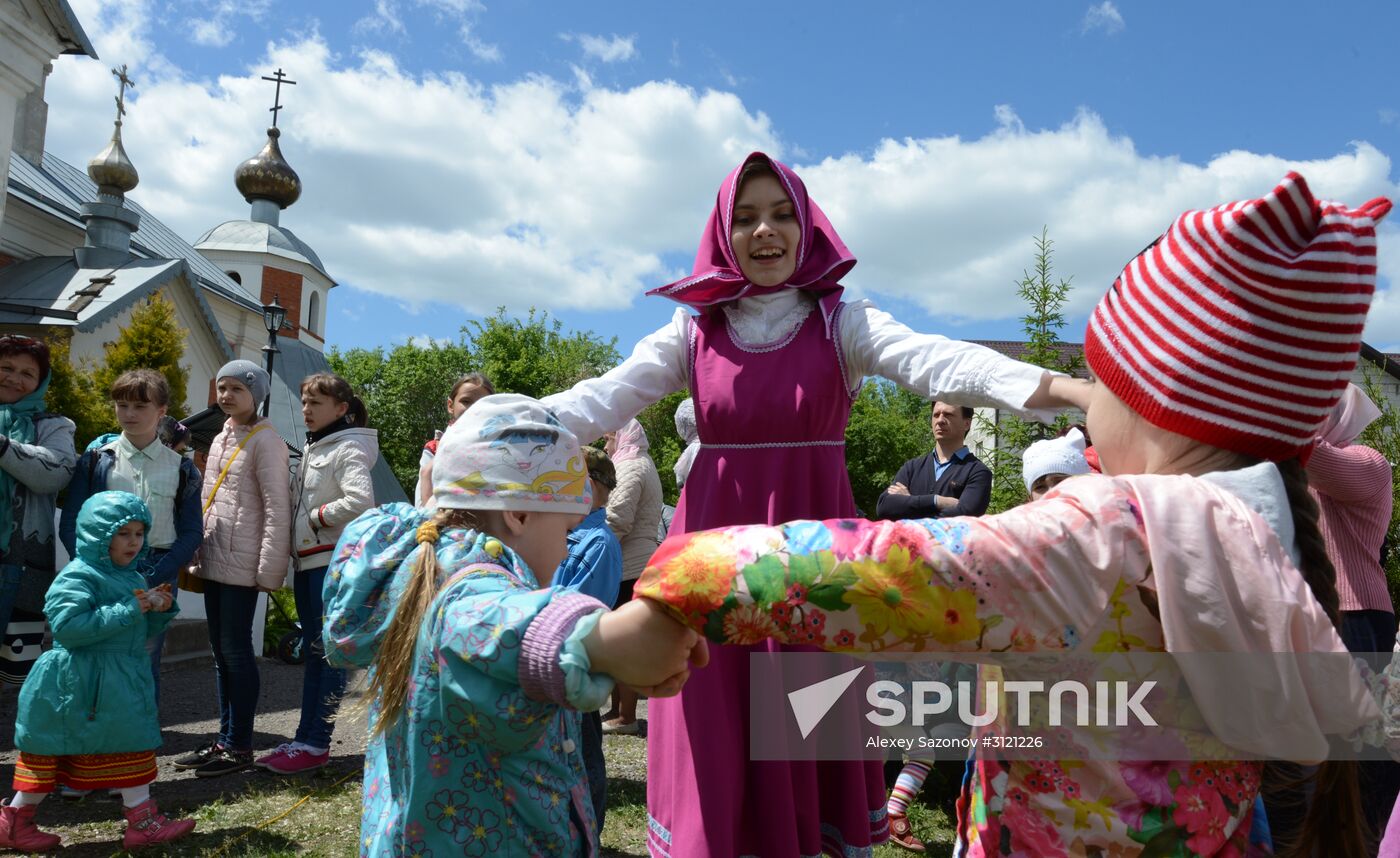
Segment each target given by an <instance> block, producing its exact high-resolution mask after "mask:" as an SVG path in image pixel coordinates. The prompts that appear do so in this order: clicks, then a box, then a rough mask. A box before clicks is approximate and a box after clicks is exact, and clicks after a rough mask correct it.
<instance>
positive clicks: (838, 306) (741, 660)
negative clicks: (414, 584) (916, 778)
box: [546, 152, 1058, 858]
mask: <svg viewBox="0 0 1400 858" xmlns="http://www.w3.org/2000/svg"><path fill="white" fill-rule="evenodd" d="M854 265H855V257H854V256H853V255H852V254H851V253H850V252H849V251H848V250H847V249H846V246H845V244H844V243H842V241H841V238H840V236H838V235H837V233H836V230H835V228H834V227H833V226H832V225H831V223H830V222H829V221H828V220H827V218H826V215H825V214H824V213H823V212H822V210H821V209H820V208H819V207H818V206H817V204H816V203H815V202H813V201H812V200H811V199H810V198H809V197H808V196H807V189H806V186H805V185H804V184H803V182H802V180H801V179H800V178H798V176H797V175H796V174H795V173H793V172H792V171H791V170H790V169H788V167H786V166H785V165H783V164H781V163H779V162H777V161H775V160H773V159H771V158H769V157H768V156H767V155H764V154H763V153H761V152H756V153H754V154H753V155H751V156H749V157H748V158H746V159H745V160H744V162H743V163H742V164H740V165H739V167H737V168H735V169H734V170H733V171H732V172H731V173H730V174H729V176H728V177H727V178H726V179H725V180H724V182H723V184H722V185H721V186H720V189H719V193H718V195H717V197H716V203H715V207H714V210H713V211H712V212H711V214H710V218H709V222H708V224H707V225H706V227H705V231H704V233H703V235H702V237H701V243H700V250H699V252H698V253H697V255H696V261H695V268H694V270H693V272H692V273H691V275H690V276H689V277H686V278H684V279H682V280H679V281H677V282H675V283H672V284H670V285H668V286H664V287H661V288H659V289H655V290H653V291H652V292H651V293H649V294H653V295H664V296H665V297H668V298H671V299H672V300H674V301H677V302H679V303H681V304H684V305H685V306H686V307H688V308H690V310H691V311H693V315H692V313H691V312H687V311H686V310H685V309H681V310H678V311H677V312H676V315H675V318H674V320H673V322H672V324H670V325H668V326H667V327H665V328H663V329H661V330H660V331H657V332H656V333H654V334H652V335H651V336H650V337H647V338H646V339H645V340H643V341H642V342H641V343H639V344H638V345H637V347H636V349H635V350H634V351H633V353H632V356H631V357H630V358H628V359H627V361H626V362H624V363H623V364H622V365H621V366H620V367H618V368H616V369H614V370H612V371H611V372H609V373H607V374H606V375H604V376H603V377H602V378H598V379H592V380H589V381H584V382H581V383H580V384H578V385H576V386H575V387H574V388H573V389H572V390H570V391H567V392H565V393H561V394H558V395H556V396H552V397H549V398H548V399H547V400H546V402H547V403H548V404H549V405H550V406H551V407H553V408H554V409H555V410H556V411H557V412H558V414H559V416H560V419H561V420H562V421H563V422H564V424H565V425H566V426H568V427H569V428H570V429H571V430H573V431H574V432H576V433H577V434H578V435H579V436H580V437H581V438H588V439H592V438H596V437H598V436H599V435H601V434H603V433H604V432H607V431H610V430H616V429H618V428H620V426H621V425H622V424H624V423H626V421H627V420H629V419H631V418H632V417H633V416H634V415H636V414H637V413H638V412H639V411H641V410H642V408H644V407H645V406H647V405H649V404H651V403H652V402H655V401H657V400H659V399H660V398H662V397H663V396H665V395H666V394H669V393H671V392H672V391H674V390H678V389H680V388H682V387H687V388H689V390H690V392H691V395H692V397H693V399H694V402H695V416H696V427H697V429H698V433H699V452H698V453H697V454H696V455H695V459H694V462H693V464H692V466H691V470H690V473H689V475H688V477H687V479H686V481H685V486H684V488H683V490H682V493H681V498H680V502H679V504H678V505H677V508H676V513H675V518H674V519H673V521H672V531H671V532H672V533H685V532H691V531H696V530H703V529H707V528H714V527H722V526H726V525H734V524H741V523H761V522H777V521H781V520H783V519H784V518H785V517H790V518H812V519H822V518H831V517H839V516H848V515H853V514H854V513H855V502H854V501H853V499H852V497H851V486H850V482H849V479H848V477H847V474H846V462H845V449H844V447H845V440H844V439H845V430H846V421H847V419H848V417H849V415H850V410H851V404H852V402H853V401H854V397H855V396H856V394H857V393H858V392H859V389H860V384H861V381H862V379H863V378H864V377H865V376H866V375H881V376H884V377H886V378H890V379H892V380H894V381H896V382H898V383H899V384H901V385H902V386H904V387H907V388H909V389H911V390H915V391H918V392H921V393H923V394H924V395H926V396H928V397H929V398H930V399H932V398H933V397H934V396H935V395H939V396H944V395H946V396H948V397H949V398H951V399H952V400H954V401H957V402H958V403H959V404H963V405H996V406H997V407H1000V408H1008V409H1011V410H1014V411H1018V412H1020V413H1023V414H1030V413H1033V412H1035V409H1037V408H1044V407H1051V406H1054V405H1055V404H1057V400H1056V399H1054V398H1052V397H1051V395H1050V394H1051V393H1053V392H1056V391H1057V390H1058V388H1057V387H1056V389H1055V390H1051V386H1050V383H1049V382H1048V379H1047V377H1046V376H1045V373H1044V372H1043V371H1042V370H1041V369H1040V368H1039V367H1032V366H1028V365H1026V364H1020V363H1017V362H1015V361H1011V360H1009V359H1007V358H1004V357H1002V356H1001V355H999V354H997V353H995V352H992V351H990V350H988V349H984V348H982V347H980V346H974V345H971V344H968V343H960V342H956V341H953V340H948V339H945V338H943V337H938V336H931V335H926V334H918V333H915V332H914V331H911V330H909V329H908V328H907V327H905V326H904V325H901V324H900V323H898V322H896V321H895V320H894V319H892V318H891V317H890V316H888V315H886V314H885V313H881V312H880V311H878V310H876V309H875V308H874V307H873V306H872V305H871V304H870V303H869V302H865V301H860V302H855V303H851V304H846V303H843V302H842V300H841V295H842V288H843V287H842V285H841V283H840V280H841V278H842V277H843V276H845V274H846V273H847V272H849V271H850V270H851V268H852V267H853V266H854ZM1040 414H1041V415H1042V416H1044V414H1045V412H1040ZM805 634H806V635H807V636H806V637H805V638H802V640H803V641H804V642H805V643H809V644H818V645H819V644H821V643H823V642H825V635H824V633H823V631H822V630H821V629H820V628H812V629H807V630H805ZM785 648H786V645H780V644H774V643H759V644H755V645H752V646H725V647H720V648H718V649H717V650H716V651H715V652H714V653H713V655H712V659H713V661H714V664H712V666H710V667H709V668H707V669H705V670H700V671H696V672H695V673H694V674H693V675H692V677H691V680H690V683H689V684H688V685H687V686H686V688H685V689H684V691H683V692H682V694H681V695H680V696H679V697H678V698H676V699H674V700H664V701H663V700H657V701H653V702H652V703H651V704H650V718H651V726H650V735H649V738H648V747H647V751H648V756H649V765H648V773H647V788H648V796H647V802H648V814H649V816H650V819H649V821H648V836H649V846H650V848H651V851H652V854H655V855H665V856H674V858H680V856H687V855H695V856H700V855H813V854H817V853H820V852H822V851H823V850H826V851H828V852H834V853H835V854H840V855H868V854H870V849H871V846H872V844H874V843H878V842H880V841H882V840H884V839H885V837H886V835H887V830H886V829H887V822H886V817H885V790H884V780H883V775H882V772H881V769H880V766H878V765H866V764H862V763H858V762H813V761H794V762H763V763H754V762H752V761H750V760H749V758H748V748H749V701H748V688H749V673H748V671H749V654H750V653H751V652H756V651H768V650H783V649H785ZM799 784H800V785H804V786H803V787H802V791H801V793H800V794H799V792H798V787H797V786H796V785H799ZM702 809H703V810H702Z"/></svg>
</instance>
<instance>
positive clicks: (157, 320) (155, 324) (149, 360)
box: [93, 292, 190, 412]
mask: <svg viewBox="0 0 1400 858" xmlns="http://www.w3.org/2000/svg"><path fill="white" fill-rule="evenodd" d="M188 336H189V332H188V331H186V330H185V329H184V328H182V327H181V326H180V322H179V319H178V317H177V316H176V315H175V305H174V303H172V302H171V301H170V299H168V298H166V297H165V296H164V295H162V294H161V293H159V292H155V293H152V294H151V296H150V297H149V298H147V299H146V300H145V301H143V302H141V304H140V305H139V306H137V307H136V309H134V310H132V311H131V320H130V321H129V322H127V324H126V327H124V328H122V329H121V333H120V334H119V335H118V336H117V339H116V342H113V343H111V344H109V345H108V346H107V347H106V358H105V360H104V361H103V364H102V366H101V367H100V368H98V370H97V372H96V373H95V375H94V379H93V380H94V382H95V383H96V385H97V389H98V390H99V391H101V392H102V393H103V394H104V395H105V394H106V392H107V390H108V389H110V388H111V386H112V382H114V381H116V380H117V376H119V375H121V374H122V373H124V372H126V371H128V370H132V369H153V370H155V371H156V372H158V373H160V374H161V375H163V376H165V380H166V382H167V383H168V384H169V385H170V407H171V409H172V410H174V411H177V412H178V411H182V410H183V409H184V407H185V390H186V388H187V387H188V386H189V381H190V373H189V370H187V369H185V368H184V367H183V366H181V365H180V359H181V358H183V357H184V356H185V339H186V338H187V337H188Z"/></svg>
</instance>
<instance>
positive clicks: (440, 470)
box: [433, 393, 593, 515]
mask: <svg viewBox="0 0 1400 858" xmlns="http://www.w3.org/2000/svg"><path fill="white" fill-rule="evenodd" d="M433 499H434V500H435V501H436V502H437V505H438V507H440V508H443V509H505V510H521V511H525V512H573V513H579V514H583V515H587V514H588V512H589V510H591V509H592V506H593V498H592V493H591V491H590V489H589V485H588V472H587V469H586V468H585V466H584V461H583V454H582V453H581V452H580V450H579V443H578V439H577V438H575V437H574V434H573V433H572V432H570V431H569V430H568V429H565V428H564V426H563V424H562V423H560V422H559V418H558V417H555V416H554V412H553V411H550V410H549V409H548V408H546V407H545V406H544V404H542V403H541V402H539V401H538V400H535V399H531V398H530V397H528V396H521V395H520V394H518V393H497V394H493V395H491V396H487V397H484V398H482V399H480V400H478V401H477V402H476V404H474V405H473V406H472V407H471V408H470V409H468V410H467V411H466V412H465V413H463V414H462V416H461V417H459V418H457V421H456V422H454V423H453V424H452V425H451V426H449V427H447V432H445V433H444V434H443V436H442V440H441V441H440V442H438V449H437V457H436V458H434V459H433Z"/></svg>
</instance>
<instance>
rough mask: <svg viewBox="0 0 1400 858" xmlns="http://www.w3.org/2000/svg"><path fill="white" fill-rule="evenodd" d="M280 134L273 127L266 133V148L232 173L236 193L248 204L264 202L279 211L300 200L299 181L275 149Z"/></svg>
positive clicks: (279, 152) (280, 152) (278, 149)
mask: <svg viewBox="0 0 1400 858" xmlns="http://www.w3.org/2000/svg"><path fill="white" fill-rule="evenodd" d="M281 133H282V132H280V131H278V130H277V128H275V127H273V128H269V129H267V145H266V146H263V148H262V151H261V152H259V153H258V154H256V155H254V156H253V157H251V158H249V159H248V160H246V161H244V162H243V163H242V164H239V165H238V169H237V170H234V172H233V182H234V184H235V185H236V186H237V187H238V192H239V193H241V194H242V195H243V199H245V200H247V201H248V202H250V203H251V202H253V201H254V200H268V201H269V202H273V203H276V204H277V207H278V208H279V209H285V208H286V207H288V206H290V205H291V204H292V203H294V202H296V201H297V198H299V197H300V196H301V179H300V177H298V176H297V171H296V170H293V169H292V166H291V165H290V164H288V163H287V159H285V158H283V157H282V149H281V148H280V147H279V146H278V145H277V138H278V137H280V136H281Z"/></svg>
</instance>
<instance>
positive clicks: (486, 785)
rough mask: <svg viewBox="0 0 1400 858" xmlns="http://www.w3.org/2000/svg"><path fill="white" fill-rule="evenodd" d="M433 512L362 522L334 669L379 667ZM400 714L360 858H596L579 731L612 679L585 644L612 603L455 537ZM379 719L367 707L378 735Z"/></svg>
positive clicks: (475, 536)
mask: <svg viewBox="0 0 1400 858" xmlns="http://www.w3.org/2000/svg"><path fill="white" fill-rule="evenodd" d="M429 515H430V513H425V512H424V511H423V510H418V509H415V508H414V507H412V506H410V505H408V504H388V505H385V506H383V507H380V508H378V509H372V510H370V511H369V512H366V513H365V514H364V515H362V516H360V517H359V518H358V519H356V520H355V521H354V522H353V523H352V524H351V525H350V526H349V527H347V528H346V529H345V532H344V534H342V536H341V539H340V542H339V544H338V545H337V546H336V552H335V559H334V560H333V562H332V563H331V566H330V570H329V573H328V574H327V576H326V584H325V591H324V596H325V605H326V619H325V626H324V629H325V631H324V638H325V645H326V656H327V658H328V659H330V660H331V662H332V663H338V664H341V665H355V666H362V667H369V668H370V669H371V670H373V669H374V667H373V662H374V658H375V654H376V652H377V651H378V648H379V644H380V642H381V641H382V640H383V636H384V634H385V632H386V631H387V630H388V628H389V624H390V622H392V620H393V617H394V611H395V608H396V606H397V605H398V604H399V601H400V597H401V595H402V593H403V590H404V588H405V587H406V585H407V584H408V581H409V578H410V575H411V570H412V568H413V566H414V565H415V563H414V561H415V560H416V556H417V552H418V551H420V550H424V548H423V547H420V546H419V544H418V542H417V529H418V526H419V525H421V524H423V523H424V522H426V521H427V520H428V518H429ZM434 547H435V548H436V551H437V561H438V568H439V577H438V581H437V596H436V598H435V599H434V601H433V604H432V606H431V607H430V608H429V610H428V611H427V612H426V613H425V615H424V620H423V623H422V626H421V628H420V630H419V633H418V642H417V646H416V649H415V652H414V666H413V670H412V673H411V675H410V678H409V685H408V699H407V702H406V705H405V707H404V711H403V712H402V713H401V714H400V715H399V717H398V718H397V719H396V721H395V722H394V723H393V724H390V725H388V727H387V728H386V729H385V730H384V731H383V733H381V734H378V735H374V736H373V738H372V739H371V740H370V744H369V748H368V749H367V750H366V753H365V775H364V815H363V817H362V819H361V831H360V834H361V836H360V854H361V855H363V856H375V858H378V856H395V858H398V856H419V858H428V856H435V857H436V858H445V856H457V855H470V856H478V855H491V856H493V858H494V856H513V855H530V856H535V855H549V856H577V855H593V854H596V853H597V850H598V832H597V831H596V829H595V825H594V820H593V811H592V805H591V803H590V800H589V793H588V784H587V779H586V776H585V774H584V769H583V761H582V758H581V757H580V754H579V750H578V747H579V731H578V718H577V716H576V715H575V714H574V713H573V712H571V711H570V709H581V708H584V707H593V708H595V709H596V708H598V707H599V706H601V705H602V703H603V701H604V700H605V699H606V697H607V695H608V694H609V693H610V691H611V690H612V681H611V680H609V679H607V678H605V677H598V676H592V675H590V674H589V672H588V667H589V665H588V658H587V655H586V654H585V653H584V649H583V646H582V640H583V638H584V637H586V636H587V634H588V633H589V632H590V631H592V629H593V627H594V626H595V625H596V624H597V620H598V617H599V616H601V615H602V612H603V605H602V604H601V603H600V602H598V601H597V600H596V599H592V598H590V597H588V596H584V595H581V594H578V593H575V592H571V591H567V590H560V589H557V588H541V587H540V586H539V584H538V582H537V581H536V579H535V576H534V574H533V573H532V572H531V571H530V569H529V568H528V567H526V566H525V564H524V562H523V561H522V560H521V559H520V558H519V557H518V556H517V555H516V554H515V553H514V552H512V551H511V550H510V549H508V548H506V547H505V546H504V545H503V544H502V543H501V542H499V541H498V540H496V539H495V538H493V537H490V536H487V535H484V534H481V533H477V532H475V531H469V530H453V531H446V532H443V533H442V534H441V536H440V537H439V538H438V540H437V543H436V545H435V546H434ZM378 718H379V712H378V705H377V702H375V703H371V706H370V724H371V728H373V726H374V725H375V724H376V723H377V721H378Z"/></svg>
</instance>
